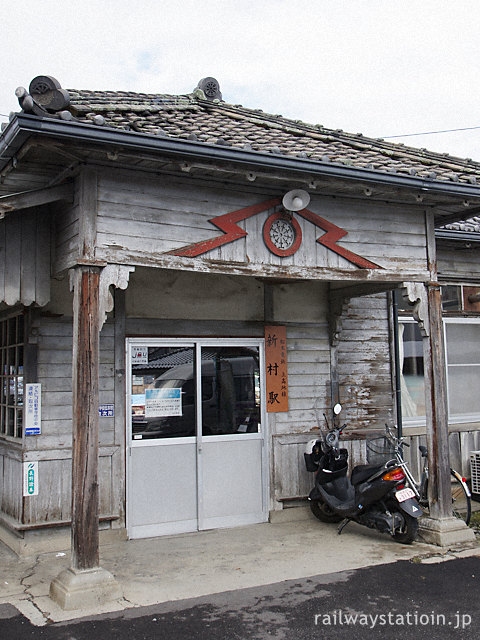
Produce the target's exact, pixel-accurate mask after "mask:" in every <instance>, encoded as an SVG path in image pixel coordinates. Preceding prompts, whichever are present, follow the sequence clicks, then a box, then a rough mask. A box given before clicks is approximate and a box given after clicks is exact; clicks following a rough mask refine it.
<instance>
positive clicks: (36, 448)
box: [17, 317, 120, 525]
mask: <svg viewBox="0 0 480 640" xmlns="http://www.w3.org/2000/svg"><path fill="white" fill-rule="evenodd" d="M36 329H37V332H38V338H37V340H38V342H37V345H38V358H37V359H38V382H40V383H41V384H42V434H41V436H31V437H28V438H26V440H25V451H24V459H25V460H38V462H39V482H40V491H39V494H38V496H34V497H28V498H25V499H24V513H23V524H25V525H29V524H39V523H42V522H63V521H68V520H69V519H70V517H71V473H72V462H71V446H72V319H71V318H45V317H41V318H40V319H39V321H38V322H37V326H36ZM100 363H101V366H100V378H99V390H100V403H101V404H107V403H108V404H114V325H113V323H111V322H108V323H106V324H105V325H104V327H103V329H102V331H101V333H100ZM99 421H100V424H99V427H100V433H99V441H100V457H99V473H98V475H99V513H100V515H112V514H116V513H118V512H119V509H120V505H117V504H114V503H113V500H112V496H113V487H112V483H113V477H114V474H113V470H114V466H115V465H116V464H117V463H116V460H117V458H118V450H119V448H120V445H118V444H116V443H115V429H114V418H100V419H99ZM17 492H18V491H17Z"/></svg>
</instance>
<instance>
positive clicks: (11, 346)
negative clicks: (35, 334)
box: [0, 315, 24, 438]
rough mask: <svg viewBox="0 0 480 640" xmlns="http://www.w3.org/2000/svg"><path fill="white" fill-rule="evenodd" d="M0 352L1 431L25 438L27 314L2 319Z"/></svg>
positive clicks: (2, 433)
mask: <svg viewBox="0 0 480 640" xmlns="http://www.w3.org/2000/svg"><path fill="white" fill-rule="evenodd" d="M0 352H1V354H0V357H1V374H0V383H1V389H0V434H1V435H6V436H11V437H13V438H21V437H22V434H23V354H24V318H23V315H18V316H15V317H14V318H8V319H6V320H1V321H0Z"/></svg>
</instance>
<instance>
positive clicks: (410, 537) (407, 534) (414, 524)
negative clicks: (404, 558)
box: [393, 511, 418, 544]
mask: <svg viewBox="0 0 480 640" xmlns="http://www.w3.org/2000/svg"><path fill="white" fill-rule="evenodd" d="M398 513H400V515H401V516H402V518H403V519H404V521H405V525H404V527H403V531H401V532H398V533H395V534H394V535H393V539H394V540H395V542H399V543H400V544H411V543H412V542H413V541H414V540H415V538H416V537H417V535H418V520H417V518H413V517H412V516H409V515H408V513H405V512H403V511H398Z"/></svg>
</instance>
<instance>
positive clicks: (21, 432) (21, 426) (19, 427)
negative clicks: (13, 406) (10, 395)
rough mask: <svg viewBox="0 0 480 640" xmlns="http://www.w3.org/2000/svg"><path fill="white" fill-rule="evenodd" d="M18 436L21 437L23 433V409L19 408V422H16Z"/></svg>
mask: <svg viewBox="0 0 480 640" xmlns="http://www.w3.org/2000/svg"><path fill="white" fill-rule="evenodd" d="M16 430H17V433H16V436H17V438H21V437H22V435H23V410H22V409H17V424H16Z"/></svg>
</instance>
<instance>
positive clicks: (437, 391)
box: [406, 282, 475, 546]
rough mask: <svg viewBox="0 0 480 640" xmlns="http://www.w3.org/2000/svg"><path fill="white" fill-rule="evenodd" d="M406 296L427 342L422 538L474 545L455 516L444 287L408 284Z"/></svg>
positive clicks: (425, 342) (444, 542)
mask: <svg viewBox="0 0 480 640" xmlns="http://www.w3.org/2000/svg"><path fill="white" fill-rule="evenodd" d="M406 296H407V298H408V301H409V303H410V304H411V305H413V316H414V318H415V320H416V321H417V322H418V325H419V328H420V333H421V335H422V338H423V360H424V380H425V413H426V437H427V448H428V469H429V482H428V493H429V496H428V498H429V505H430V515H429V517H428V518H422V519H421V520H420V535H421V536H422V538H423V539H424V540H425V541H426V542H431V543H433V544H437V545H440V546H448V545H450V544H459V543H463V542H471V541H472V540H474V539H475V535H474V533H473V531H472V530H471V529H469V528H468V527H467V526H466V524H465V523H464V522H463V521H462V520H459V519H458V518H454V517H453V516H452V499H451V490H450V461H449V451H448V410H447V386H446V370H445V346H444V338H443V325H442V298H441V289H440V285H439V284H438V282H430V283H428V284H426V285H425V284H422V283H407V284H406Z"/></svg>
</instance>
